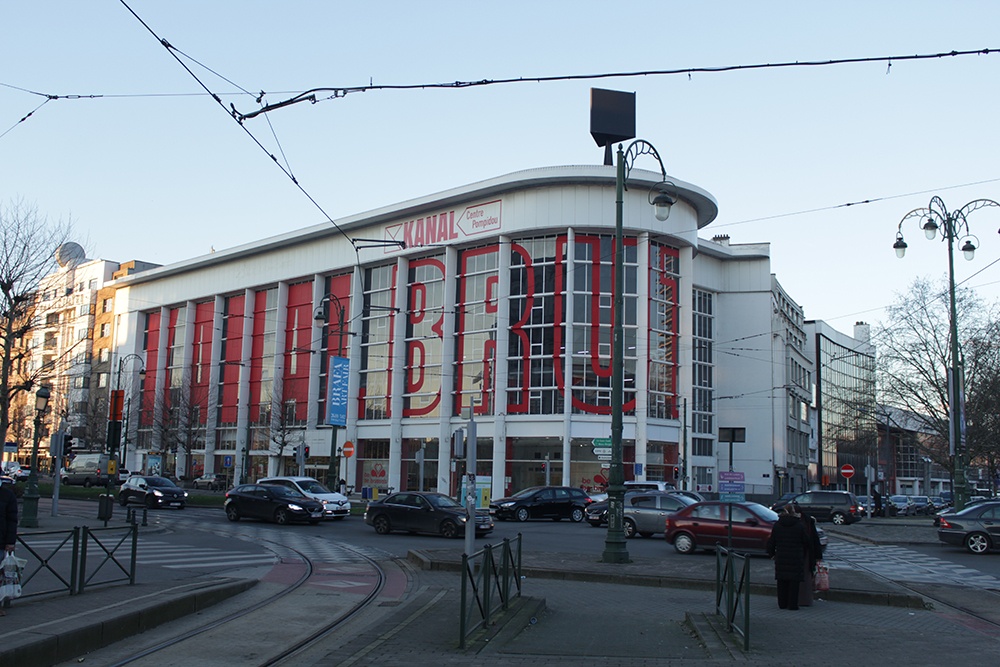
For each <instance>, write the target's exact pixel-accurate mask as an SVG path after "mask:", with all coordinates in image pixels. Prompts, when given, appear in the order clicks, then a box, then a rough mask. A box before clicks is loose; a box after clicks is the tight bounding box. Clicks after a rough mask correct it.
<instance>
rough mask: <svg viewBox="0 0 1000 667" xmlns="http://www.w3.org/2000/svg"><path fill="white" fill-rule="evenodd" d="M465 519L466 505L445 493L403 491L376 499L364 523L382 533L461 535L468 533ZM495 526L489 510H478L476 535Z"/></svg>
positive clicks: (369, 508) (483, 533)
mask: <svg viewBox="0 0 1000 667" xmlns="http://www.w3.org/2000/svg"><path fill="white" fill-rule="evenodd" d="M465 521H466V511H465V506H464V505H462V504H461V503H459V502H458V501H456V500H455V499H454V498H452V497H450V496H446V495H444V494H443V493H430V492H424V491H401V492H399V493H393V494H391V495H388V496H386V497H385V498H379V499H378V500H373V501H372V502H370V503H368V507H367V508H365V523H366V524H368V525H369V526H372V527H373V528H375V532H376V533H378V534H379V535H388V534H389V533H391V532H392V531H394V530H403V531H406V532H409V533H432V534H434V535H443V536H444V537H460V536H462V535H464V534H465ZM492 530H493V519H492V518H490V515H489V512H487V511H486V510H476V537H482V536H484V535H486V534H487V533H489V532H491V531H492Z"/></svg>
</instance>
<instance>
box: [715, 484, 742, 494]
mask: <svg viewBox="0 0 1000 667" xmlns="http://www.w3.org/2000/svg"><path fill="white" fill-rule="evenodd" d="M746 490H747V489H746V485H745V484H744V483H743V482H719V492H720V493H743V492H744V491H746Z"/></svg>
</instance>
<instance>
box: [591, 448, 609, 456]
mask: <svg viewBox="0 0 1000 667" xmlns="http://www.w3.org/2000/svg"><path fill="white" fill-rule="evenodd" d="M594 456H611V448H610V447H594Z"/></svg>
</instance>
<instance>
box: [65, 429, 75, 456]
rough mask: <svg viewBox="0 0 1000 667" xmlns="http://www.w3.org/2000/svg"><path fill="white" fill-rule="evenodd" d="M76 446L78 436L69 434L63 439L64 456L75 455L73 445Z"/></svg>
mask: <svg viewBox="0 0 1000 667" xmlns="http://www.w3.org/2000/svg"><path fill="white" fill-rule="evenodd" d="M75 446H76V438H74V437H73V436H71V435H67V436H66V439H65V440H63V456H69V457H71V458H72V456H73V447H75Z"/></svg>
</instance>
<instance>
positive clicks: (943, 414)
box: [876, 279, 1000, 469]
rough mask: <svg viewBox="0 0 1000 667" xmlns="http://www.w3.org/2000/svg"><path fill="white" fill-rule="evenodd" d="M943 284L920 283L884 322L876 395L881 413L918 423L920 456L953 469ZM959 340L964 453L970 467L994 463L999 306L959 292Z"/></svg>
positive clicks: (879, 339)
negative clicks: (894, 411) (898, 412)
mask: <svg viewBox="0 0 1000 667" xmlns="http://www.w3.org/2000/svg"><path fill="white" fill-rule="evenodd" d="M947 290H948V287H947V284H946V285H945V286H944V287H940V286H937V285H935V284H933V283H932V282H930V281H929V280H927V279H917V280H916V281H914V283H913V285H912V286H911V287H910V291H909V292H907V293H906V294H904V295H900V296H899V299H898V301H897V302H896V303H895V304H893V305H892V306H890V307H889V308H888V309H887V313H888V316H889V319H888V322H887V323H886V324H885V325H883V327H882V328H881V329H880V330H879V331H878V332H877V334H876V340H877V349H878V356H879V365H880V378H881V386H880V394H881V397H882V402H884V403H885V404H886V405H891V406H894V407H898V408H901V409H903V410H906V411H907V412H908V413H910V414H911V415H912V416H913V418H914V419H916V420H918V422H919V427H920V430H921V431H923V432H925V433H927V434H931V435H933V436H934V437H930V438H922V439H921V440H920V442H919V443H918V448H919V450H920V453H921V454H923V455H925V456H928V457H929V458H931V459H932V460H934V461H935V462H936V463H938V464H939V465H941V466H943V467H945V468H948V469H951V466H952V462H951V459H950V457H949V447H948V443H949V414H950V413H949V409H950V400H949V395H948V372H947V369H948V366H949V365H950V363H951V354H950V315H949V299H948V291H947ZM956 312H957V319H956V322H957V326H958V337H959V343H960V346H961V349H962V351H963V353H964V358H963V366H964V370H965V373H964V375H965V418H966V425H967V432H966V447H967V452H968V454H969V461H970V462H973V461H974V460H976V459H979V460H980V461H984V460H986V459H990V460H993V459H995V458H996V453H997V446H998V442H997V436H996V435H995V434H996V433H997V431H996V426H997V425H998V424H997V421H998V419H1000V418H998V416H997V415H998V407H1000V399H998V398H997V391H998V389H1000V347H998V346H997V344H996V341H997V340H998V335H1000V322H998V320H997V312H996V306H988V305H987V304H985V303H983V301H982V300H981V299H979V298H978V297H977V296H976V295H975V293H973V292H972V290H969V289H963V288H958V289H957V290H956Z"/></svg>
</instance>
